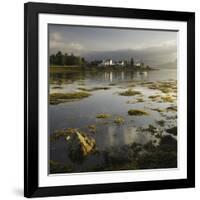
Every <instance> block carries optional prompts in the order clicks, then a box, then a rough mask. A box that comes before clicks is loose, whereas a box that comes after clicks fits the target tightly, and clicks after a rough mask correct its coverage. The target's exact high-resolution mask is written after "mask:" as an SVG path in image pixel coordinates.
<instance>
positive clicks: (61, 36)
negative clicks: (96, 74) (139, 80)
mask: <svg viewBox="0 0 200 200" xmlns="http://www.w3.org/2000/svg"><path fill="white" fill-rule="evenodd" d="M58 51H62V52H63V53H73V54H74V55H79V56H82V57H84V58H85V59H86V60H88V61H92V60H102V59H108V58H111V59H113V60H123V59H130V58H132V57H133V58H134V60H136V61H143V62H145V63H146V64H149V65H161V64H164V63H171V62H174V61H176V59H177V32H173V31H160V30H140V29H121V28H103V27H87V26H70V25H53V24H50V25H49V53H50V54H52V53H57V52H58Z"/></svg>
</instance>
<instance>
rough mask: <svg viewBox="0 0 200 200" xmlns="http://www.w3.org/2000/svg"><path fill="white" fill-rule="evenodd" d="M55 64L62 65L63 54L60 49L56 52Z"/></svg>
mask: <svg viewBox="0 0 200 200" xmlns="http://www.w3.org/2000/svg"><path fill="white" fill-rule="evenodd" d="M55 64H56V65H64V56H63V54H62V52H61V51H58V53H57V54H56V63H55Z"/></svg>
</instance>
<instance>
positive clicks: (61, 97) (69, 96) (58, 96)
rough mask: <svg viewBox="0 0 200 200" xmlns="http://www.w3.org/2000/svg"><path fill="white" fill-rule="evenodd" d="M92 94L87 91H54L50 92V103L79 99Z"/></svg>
mask: <svg viewBox="0 0 200 200" xmlns="http://www.w3.org/2000/svg"><path fill="white" fill-rule="evenodd" d="M90 95H91V94H90V93H87V92H73V93H52V94H50V104H51V105H56V104H59V103H62V102H67V101H70V100H79V99H83V98H86V97H89V96H90Z"/></svg>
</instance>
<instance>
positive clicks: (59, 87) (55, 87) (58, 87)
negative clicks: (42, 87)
mask: <svg viewBox="0 0 200 200" xmlns="http://www.w3.org/2000/svg"><path fill="white" fill-rule="evenodd" d="M62 88H63V87H61V86H54V87H52V89H62Z"/></svg>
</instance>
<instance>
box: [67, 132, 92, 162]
mask: <svg viewBox="0 0 200 200" xmlns="http://www.w3.org/2000/svg"><path fill="white" fill-rule="evenodd" d="M66 141H67V143H68V145H69V157H70V159H71V160H72V161H75V162H81V161H83V159H84V158H86V157H87V156H88V155H89V154H91V153H93V152H94V150H95V146H96V143H95V140H94V139H93V138H90V137H88V136H87V135H85V134H84V133H81V132H79V131H78V130H74V131H73V132H72V133H71V134H70V135H69V136H67V137H66Z"/></svg>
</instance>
